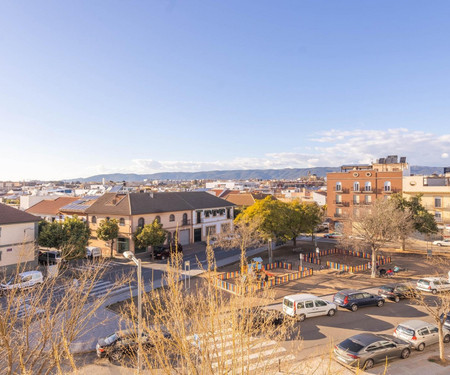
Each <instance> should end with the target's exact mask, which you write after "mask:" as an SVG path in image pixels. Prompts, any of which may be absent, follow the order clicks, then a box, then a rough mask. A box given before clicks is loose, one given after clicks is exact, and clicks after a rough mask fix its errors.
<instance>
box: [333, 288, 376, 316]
mask: <svg viewBox="0 0 450 375" xmlns="http://www.w3.org/2000/svg"><path fill="white" fill-rule="evenodd" d="M333 302H334V303H335V304H337V305H338V306H340V307H343V308H345V309H349V310H352V311H356V310H358V308H360V307H365V306H378V307H381V306H383V305H384V298H383V297H381V296H378V295H376V294H372V293H368V292H364V291H362V290H355V289H345V290H342V291H340V292H337V293H336V294H335V295H334V297H333Z"/></svg>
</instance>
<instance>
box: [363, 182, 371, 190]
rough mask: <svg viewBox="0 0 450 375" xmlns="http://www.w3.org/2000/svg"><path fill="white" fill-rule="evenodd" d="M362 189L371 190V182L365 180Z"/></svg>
mask: <svg viewBox="0 0 450 375" xmlns="http://www.w3.org/2000/svg"><path fill="white" fill-rule="evenodd" d="M364 190H365V191H372V183H371V182H370V181H366V183H365V185H364Z"/></svg>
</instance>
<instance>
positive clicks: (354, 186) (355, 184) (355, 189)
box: [353, 181, 359, 191]
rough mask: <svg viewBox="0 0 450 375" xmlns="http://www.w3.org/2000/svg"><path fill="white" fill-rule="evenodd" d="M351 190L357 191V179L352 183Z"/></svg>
mask: <svg viewBox="0 0 450 375" xmlns="http://www.w3.org/2000/svg"><path fill="white" fill-rule="evenodd" d="M353 191H359V182H358V181H355V182H354V183H353Z"/></svg>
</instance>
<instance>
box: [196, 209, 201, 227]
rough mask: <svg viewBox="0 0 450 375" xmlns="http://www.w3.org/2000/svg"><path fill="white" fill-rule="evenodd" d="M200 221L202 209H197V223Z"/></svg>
mask: <svg viewBox="0 0 450 375" xmlns="http://www.w3.org/2000/svg"><path fill="white" fill-rule="evenodd" d="M201 222H202V211H197V224H198V223H201Z"/></svg>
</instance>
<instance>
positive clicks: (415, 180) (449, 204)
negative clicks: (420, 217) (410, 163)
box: [403, 168, 450, 236]
mask: <svg viewBox="0 0 450 375" xmlns="http://www.w3.org/2000/svg"><path fill="white" fill-rule="evenodd" d="M418 194H421V195H422V204H423V206H424V207H425V208H426V209H427V210H428V212H430V213H431V214H432V215H433V216H434V218H435V220H436V222H437V224H438V228H439V229H441V230H443V231H444V236H450V168H445V169H444V174H443V175H440V176H438V175H432V176H405V177H403V196H404V197H405V198H409V197H413V196H416V195H418Z"/></svg>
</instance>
